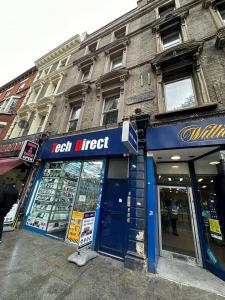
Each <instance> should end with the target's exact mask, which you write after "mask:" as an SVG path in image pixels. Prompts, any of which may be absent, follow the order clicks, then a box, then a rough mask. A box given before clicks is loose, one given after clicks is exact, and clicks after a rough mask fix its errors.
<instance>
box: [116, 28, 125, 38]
mask: <svg viewBox="0 0 225 300" xmlns="http://www.w3.org/2000/svg"><path fill="white" fill-rule="evenodd" d="M125 36H126V26H124V27H122V28H120V29H119V30H117V31H115V32H114V37H115V39H121V38H123V37H125Z"/></svg>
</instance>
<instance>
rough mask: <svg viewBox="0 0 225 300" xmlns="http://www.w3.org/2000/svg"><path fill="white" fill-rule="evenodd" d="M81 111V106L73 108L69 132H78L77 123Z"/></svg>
mask: <svg viewBox="0 0 225 300" xmlns="http://www.w3.org/2000/svg"><path fill="white" fill-rule="evenodd" d="M80 111H81V107H80V106H75V107H73V108H72V110H71V114H70V119H69V122H68V128H67V131H73V130H76V128H77V123H78V120H79V117H80Z"/></svg>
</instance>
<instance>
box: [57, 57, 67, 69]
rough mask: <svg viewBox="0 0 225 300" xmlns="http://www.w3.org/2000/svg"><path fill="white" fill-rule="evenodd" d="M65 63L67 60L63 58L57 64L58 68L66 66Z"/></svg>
mask: <svg viewBox="0 0 225 300" xmlns="http://www.w3.org/2000/svg"><path fill="white" fill-rule="evenodd" d="M67 62H68V57H67V58H64V59H62V60H60V62H59V65H58V68H63V67H65V66H66V65H67Z"/></svg>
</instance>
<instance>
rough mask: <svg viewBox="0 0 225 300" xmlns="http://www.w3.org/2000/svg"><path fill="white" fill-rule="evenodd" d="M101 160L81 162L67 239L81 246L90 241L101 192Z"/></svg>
mask: <svg viewBox="0 0 225 300" xmlns="http://www.w3.org/2000/svg"><path fill="white" fill-rule="evenodd" d="M102 166H103V162H102V161H86V162H84V163H83V168H82V171H81V177H80V183H79V188H78V191H77V196H76V199H75V202H74V206H73V212H72V215H71V219H70V225H69V228H68V233H67V240H68V241H69V242H71V243H75V244H77V246H78V248H82V247H84V246H87V245H89V244H91V243H92V240H93V233H94V223H95V210H96V206H97V201H98V199H99V197H100V194H101V189H100V186H101V176H102Z"/></svg>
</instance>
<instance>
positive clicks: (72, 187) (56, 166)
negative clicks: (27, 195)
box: [27, 161, 81, 233]
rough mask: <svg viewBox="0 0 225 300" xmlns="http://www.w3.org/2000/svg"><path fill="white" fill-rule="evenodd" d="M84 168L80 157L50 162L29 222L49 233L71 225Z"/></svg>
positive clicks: (47, 164) (46, 167)
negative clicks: (72, 159) (70, 219)
mask: <svg viewBox="0 0 225 300" xmlns="http://www.w3.org/2000/svg"><path fill="white" fill-rule="evenodd" d="M80 169H81V162H79V161H78V162H62V161H61V162H49V163H46V166H45V170H44V173H43V177H42V181H41V183H40V185H39V189H38V192H37V194H36V198H35V202H34V206H33V208H32V211H31V214H30V216H29V218H28V220H27V224H28V225H30V226H34V227H37V228H39V229H42V230H47V232H49V233H50V232H56V231H60V230H63V229H65V228H66V227H67V224H68V219H69V215H70V211H71V208H72V205H73V202H74V199H75V196H76V190H77V184H78V179H79V176H80Z"/></svg>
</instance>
